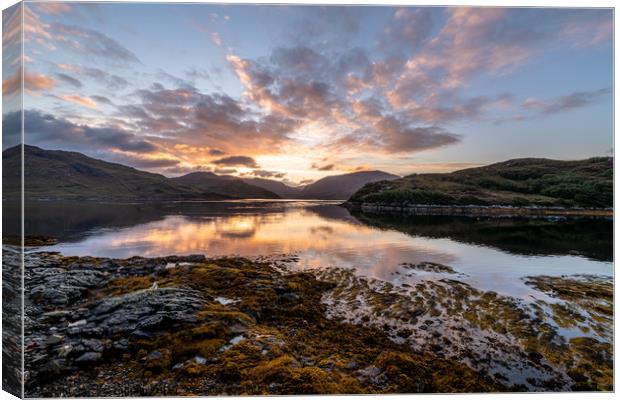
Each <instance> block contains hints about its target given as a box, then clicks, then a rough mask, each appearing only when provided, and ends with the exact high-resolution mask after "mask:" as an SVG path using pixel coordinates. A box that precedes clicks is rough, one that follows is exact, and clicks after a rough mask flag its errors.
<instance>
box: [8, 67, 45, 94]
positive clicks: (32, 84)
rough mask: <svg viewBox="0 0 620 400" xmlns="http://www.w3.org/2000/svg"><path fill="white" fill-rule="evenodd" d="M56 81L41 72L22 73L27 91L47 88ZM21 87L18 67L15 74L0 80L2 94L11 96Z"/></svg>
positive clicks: (20, 71)
mask: <svg viewBox="0 0 620 400" xmlns="http://www.w3.org/2000/svg"><path fill="white" fill-rule="evenodd" d="M55 84H56V81H55V80H54V79H53V78H50V77H49V76H46V75H43V74H37V73H34V74H30V73H28V72H26V74H25V75H24V88H25V89H26V91H27V92H35V91H39V90H49V89H51V88H53V87H54V85H55ZM21 87H22V70H21V69H18V70H17V71H15V74H14V75H12V76H10V77H9V78H7V79H5V80H3V81H2V94H3V95H5V96H13V95H15V94H16V93H17V92H19V91H20V90H21Z"/></svg>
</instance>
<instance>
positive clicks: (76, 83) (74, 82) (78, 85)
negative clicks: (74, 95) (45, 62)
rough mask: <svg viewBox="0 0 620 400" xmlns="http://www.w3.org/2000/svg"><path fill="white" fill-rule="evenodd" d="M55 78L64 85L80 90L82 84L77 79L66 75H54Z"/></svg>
mask: <svg viewBox="0 0 620 400" xmlns="http://www.w3.org/2000/svg"><path fill="white" fill-rule="evenodd" d="M56 78H58V79H59V80H61V81H63V82H64V83H67V84H69V85H71V86H73V87H75V88H81V87H82V82H80V81H79V79H76V78H73V77H71V76H69V75H67V74H62V73H59V74H56Z"/></svg>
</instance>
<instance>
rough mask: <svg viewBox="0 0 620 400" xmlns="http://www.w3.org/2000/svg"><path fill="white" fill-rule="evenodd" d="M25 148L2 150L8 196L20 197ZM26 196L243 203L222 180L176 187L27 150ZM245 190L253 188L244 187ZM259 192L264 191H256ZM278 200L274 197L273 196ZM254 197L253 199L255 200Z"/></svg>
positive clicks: (80, 159) (121, 169) (123, 169)
mask: <svg viewBox="0 0 620 400" xmlns="http://www.w3.org/2000/svg"><path fill="white" fill-rule="evenodd" d="M20 152H21V148H20V147H13V148H10V149H7V150H5V151H3V153H2V159H3V160H2V162H3V176H2V178H3V180H4V182H5V184H4V186H3V191H4V193H3V196H4V197H5V198H13V197H18V196H19V192H20V181H21V180H20V176H19V175H20V168H21V157H20ZM24 165H25V167H24V182H25V183H24V191H25V196H26V200H37V199H52V200H57V199H63V200H99V201H102V200H106V201H134V200H135V201H144V200H148V201H161V200H187V199H203V200H220V199H230V198H244V197H246V196H244V195H243V194H240V193H238V192H235V189H236V187H235V186H234V185H232V186H231V185H229V181H228V180H226V179H225V180H222V181H221V186H220V187H218V188H215V187H205V186H204V185H192V184H191V182H189V183H188V184H184V183H183V182H176V181H174V180H173V179H169V178H167V177H165V176H163V175H159V174H153V173H150V172H145V171H140V170H137V169H135V168H131V167H127V166H124V165H121V164H115V163H110V162H106V161H102V160H97V159H94V158H91V157H88V156H85V155H83V154H80V153H76V152H69V151H59V150H43V149H40V148H38V147H35V146H28V145H26V146H24ZM240 183H241V184H242V185H243V186H244V188H245V189H247V188H248V187H250V185H247V184H245V183H243V182H240ZM254 189H255V190H256V191H257V192H261V193H262V192H264V189H261V188H258V187H254ZM272 195H273V194H272ZM250 197H254V196H250Z"/></svg>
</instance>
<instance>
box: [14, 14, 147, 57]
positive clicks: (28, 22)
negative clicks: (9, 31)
mask: <svg viewBox="0 0 620 400" xmlns="http://www.w3.org/2000/svg"><path fill="white" fill-rule="evenodd" d="M39 11H41V10H40V9H39ZM24 40H25V41H26V42H32V43H36V44H39V45H41V46H43V47H45V48H46V49H48V50H55V49H57V48H59V47H60V48H62V49H65V50H70V51H72V52H75V53H80V54H85V55H88V56H97V57H98V58H100V60H103V61H105V62H108V63H111V64H125V65H126V64H131V63H140V60H139V59H138V57H137V56H136V55H135V54H134V53H133V52H131V51H130V50H129V49H127V48H126V47H124V46H123V45H121V44H120V43H119V42H118V41H116V40H114V39H113V38H111V37H109V36H108V35H106V34H104V33H101V32H99V31H96V30H93V29H88V28H83V27H79V26H76V25H67V24H63V23H45V22H43V21H41V19H40V18H39V17H38V15H37V14H36V13H35V12H34V10H33V9H32V7H30V6H29V5H28V4H26V5H25V6H24Z"/></svg>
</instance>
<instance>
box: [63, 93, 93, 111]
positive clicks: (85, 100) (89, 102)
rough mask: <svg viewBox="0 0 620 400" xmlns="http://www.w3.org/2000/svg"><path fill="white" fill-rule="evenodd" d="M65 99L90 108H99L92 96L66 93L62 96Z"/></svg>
mask: <svg viewBox="0 0 620 400" xmlns="http://www.w3.org/2000/svg"><path fill="white" fill-rule="evenodd" d="M61 97H62V99H63V100H65V101H68V102H70V103H75V104H79V105H81V106H84V107H88V108H97V103H96V102H95V101H94V100H93V99H91V98H90V97H83V96H79V95H77V94H65V95H63V96H61Z"/></svg>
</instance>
